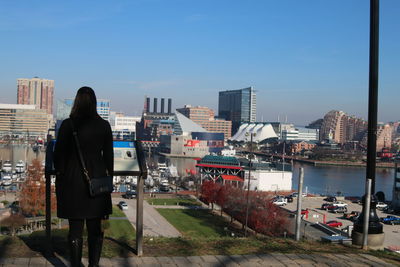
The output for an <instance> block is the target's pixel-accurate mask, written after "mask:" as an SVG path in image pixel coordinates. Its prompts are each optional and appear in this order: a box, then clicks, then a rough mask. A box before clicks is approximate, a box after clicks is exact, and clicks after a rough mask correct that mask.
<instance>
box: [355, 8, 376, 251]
mask: <svg viewBox="0 0 400 267" xmlns="http://www.w3.org/2000/svg"><path fill="white" fill-rule="evenodd" d="M369 45H370V48H369V96H368V147H367V173H366V181H367V180H368V179H371V195H370V201H367V199H366V196H365V197H364V203H363V212H362V213H361V214H360V216H358V219H357V221H356V222H355V223H354V231H353V235H355V236H360V234H361V233H363V231H364V230H363V229H364V228H363V226H364V224H363V221H364V217H365V216H369V221H368V232H369V234H382V233H383V226H382V224H381V223H380V222H379V217H378V215H377V214H376V197H375V176H376V174H375V172H376V140H377V120H378V119H377V118H378V63H379V57H378V52H379V0H370V39H369ZM366 195H367V192H366ZM367 202H368V203H367ZM367 205H370V208H369V210H370V211H369V214H365V210H366V209H365V207H366V206H367ZM360 237H362V235H361V236H360ZM361 239H362V238H356V239H353V240H354V241H353V243H355V244H357V245H363V244H360V243H361Z"/></svg>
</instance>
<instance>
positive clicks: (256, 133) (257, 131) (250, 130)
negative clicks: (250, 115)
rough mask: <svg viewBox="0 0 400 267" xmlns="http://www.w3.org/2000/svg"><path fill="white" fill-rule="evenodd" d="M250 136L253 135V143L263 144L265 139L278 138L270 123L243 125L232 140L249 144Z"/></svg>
mask: <svg viewBox="0 0 400 267" xmlns="http://www.w3.org/2000/svg"><path fill="white" fill-rule="evenodd" d="M250 134H252V135H253V142H262V141H264V140H265V139H270V138H278V135H277V134H276V133H275V131H274V128H273V127H272V125H271V124H270V123H264V122H260V123H243V124H242V125H240V127H239V129H238V130H237V132H236V134H235V135H234V136H232V138H231V140H232V141H236V142H249V141H250Z"/></svg>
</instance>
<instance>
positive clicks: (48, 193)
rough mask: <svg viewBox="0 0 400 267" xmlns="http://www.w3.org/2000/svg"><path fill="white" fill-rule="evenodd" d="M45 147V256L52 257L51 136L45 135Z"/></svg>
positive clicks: (52, 173)
mask: <svg viewBox="0 0 400 267" xmlns="http://www.w3.org/2000/svg"><path fill="white" fill-rule="evenodd" d="M46 143H47V147H46V160H45V163H46V164H45V169H44V173H45V183H46V193H45V194H46V201H45V203H46V224H45V226H46V243H47V244H46V254H47V256H50V255H52V253H53V248H52V245H51V177H52V175H54V170H53V151H54V142H53V141H52V136H51V135H50V134H48V135H47V142H46Z"/></svg>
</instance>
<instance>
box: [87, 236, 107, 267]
mask: <svg viewBox="0 0 400 267" xmlns="http://www.w3.org/2000/svg"><path fill="white" fill-rule="evenodd" d="M103 236H104V233H101V235H99V236H90V237H88V246H89V267H98V266H99V261H100V257H101V249H102V247H103Z"/></svg>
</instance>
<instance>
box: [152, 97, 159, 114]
mask: <svg viewBox="0 0 400 267" xmlns="http://www.w3.org/2000/svg"><path fill="white" fill-rule="evenodd" d="M157 100H158V99H157V97H155V98H154V102H153V112H154V113H157Z"/></svg>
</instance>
